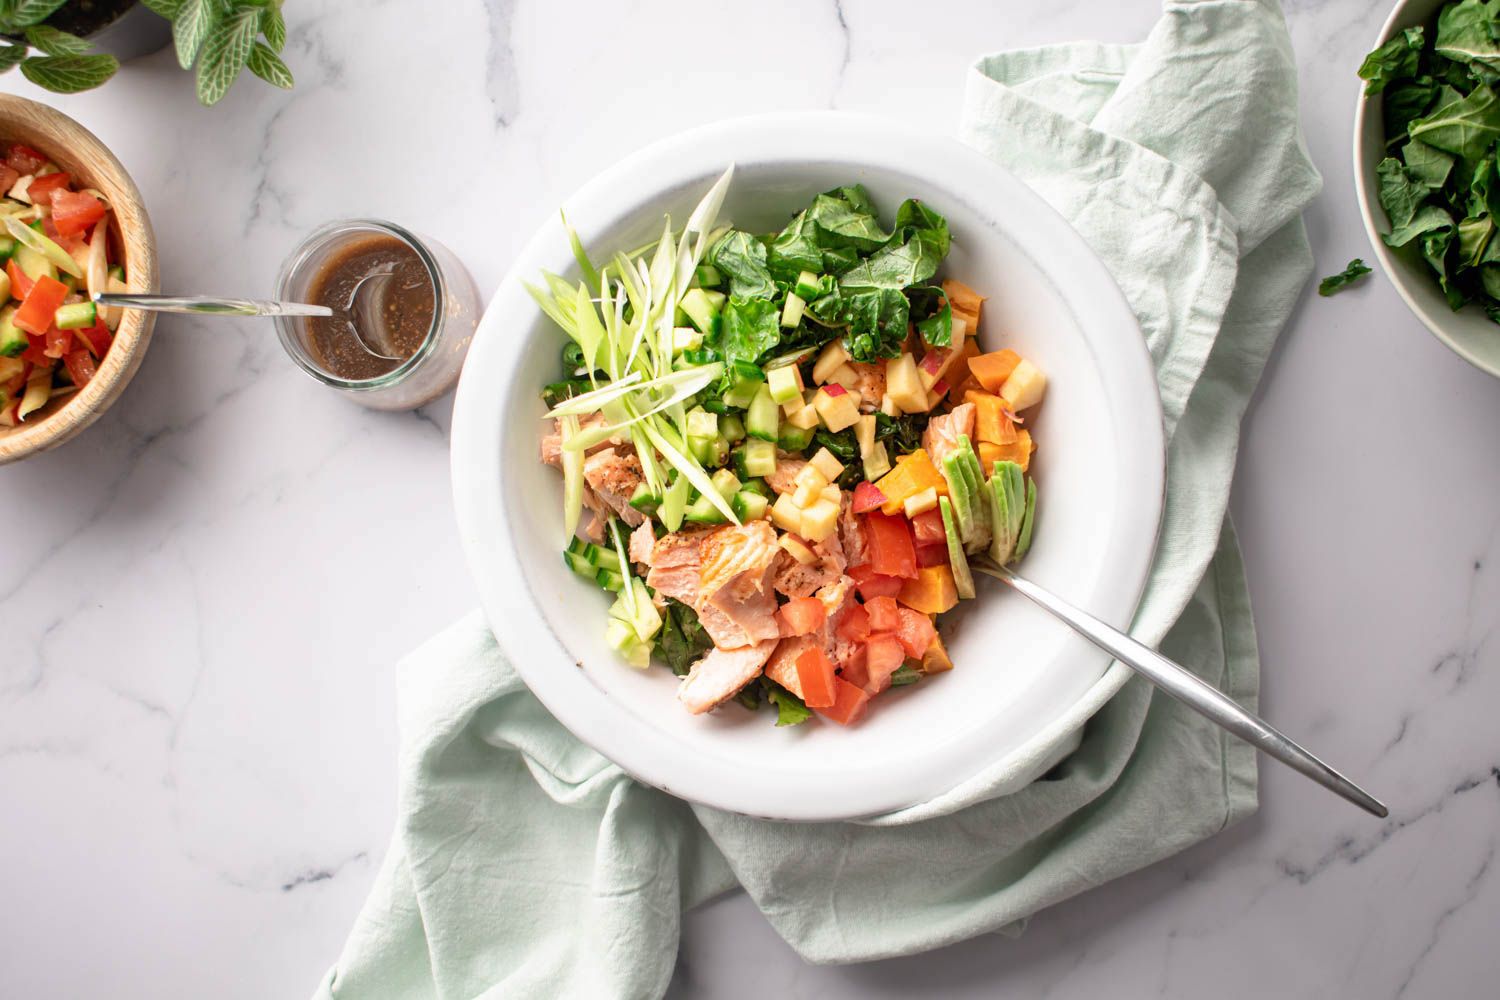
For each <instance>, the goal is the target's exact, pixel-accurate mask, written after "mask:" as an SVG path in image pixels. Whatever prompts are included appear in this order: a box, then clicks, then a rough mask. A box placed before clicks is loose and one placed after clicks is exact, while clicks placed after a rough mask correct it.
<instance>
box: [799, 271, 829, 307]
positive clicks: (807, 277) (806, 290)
mask: <svg viewBox="0 0 1500 1000" xmlns="http://www.w3.org/2000/svg"><path fill="white" fill-rule="evenodd" d="M792 293H793V294H794V295H796V296H797V297H798V298H801V299H802V300H803V301H811V300H812V299H815V298H817V297H818V296H819V295H821V294H822V293H823V286H822V281H821V279H820V278H819V277H818V275H816V274H813V273H812V272H811V271H803V272H802V273H801V274H799V275H797V283H796V284H795V285H793V286H792Z"/></svg>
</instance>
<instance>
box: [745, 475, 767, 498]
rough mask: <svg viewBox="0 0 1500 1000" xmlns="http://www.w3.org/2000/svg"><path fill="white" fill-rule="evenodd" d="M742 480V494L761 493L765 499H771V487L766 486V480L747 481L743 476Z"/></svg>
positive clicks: (752, 479)
mask: <svg viewBox="0 0 1500 1000" xmlns="http://www.w3.org/2000/svg"><path fill="white" fill-rule="evenodd" d="M740 480H741V481H740V492H741V493H759V494H760V495H761V496H763V497H769V496H770V495H771V487H770V486H768V485H766V481H765V480H764V479H759V478H749V479H746V478H745V477H743V476H741V477H740Z"/></svg>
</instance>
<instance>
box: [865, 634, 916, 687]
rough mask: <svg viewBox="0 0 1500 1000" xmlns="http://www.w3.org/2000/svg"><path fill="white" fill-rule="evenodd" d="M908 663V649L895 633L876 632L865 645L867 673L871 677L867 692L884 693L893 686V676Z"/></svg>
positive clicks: (867, 684) (866, 685)
mask: <svg viewBox="0 0 1500 1000" xmlns="http://www.w3.org/2000/svg"><path fill="white" fill-rule="evenodd" d="M905 662H906V649H905V648H904V647H903V646H902V645H901V640H900V639H898V638H897V637H896V636H895V634H894V633H890V632H876V633H874V634H873V635H871V636H870V638H869V641H868V642H866V643H865V671H866V672H867V674H868V676H869V680H868V682H867V683H866V684H865V690H866V691H871V692H879V691H884V690H885V689H886V688H888V687H890V686H891V674H894V673H895V672H896V671H897V670H899V669H900V668H901V664H903V663H905Z"/></svg>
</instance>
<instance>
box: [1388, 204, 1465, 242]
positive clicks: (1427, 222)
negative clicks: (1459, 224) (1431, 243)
mask: <svg viewBox="0 0 1500 1000" xmlns="http://www.w3.org/2000/svg"><path fill="white" fill-rule="evenodd" d="M1441 229H1447V230H1450V231H1451V230H1452V229H1453V216H1451V215H1449V214H1448V213H1447V212H1445V211H1443V210H1442V209H1441V208H1438V207H1437V206H1436V205H1423V206H1422V207H1421V209H1420V210H1418V212H1417V214H1416V215H1414V216H1412V218H1411V220H1410V221H1409V222H1407V223H1405V224H1404V225H1400V226H1397V227H1395V228H1394V229H1392V230H1391V231H1390V232H1389V233H1386V234H1385V236H1383V237H1382V239H1384V240H1385V242H1386V245H1387V246H1393V247H1404V246H1406V244H1408V243H1410V242H1411V241H1412V240H1414V239H1416V238H1417V237H1418V236H1424V235H1426V234H1427V233H1430V232H1433V231H1435V230H1441Z"/></svg>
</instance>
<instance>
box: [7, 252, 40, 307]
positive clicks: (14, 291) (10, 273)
mask: <svg viewBox="0 0 1500 1000" xmlns="http://www.w3.org/2000/svg"><path fill="white" fill-rule="evenodd" d="M5 274H6V276H7V277H9V278H10V297H11V298H13V299H21V300H23V301H24V300H25V298H26V296H27V294H28V293H29V292H30V291H31V286H32V285H34V284H36V282H34V281H32V280H31V279H30V278H28V277H27V276H26V272H25V271H23V270H21V265H19V264H17V263H16V259H15V258H14V257H12V258H11V259H10V260H8V261H6V262H5Z"/></svg>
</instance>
